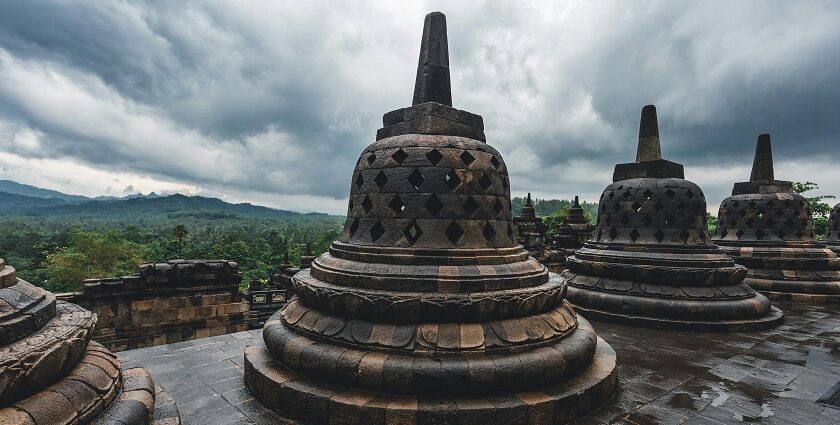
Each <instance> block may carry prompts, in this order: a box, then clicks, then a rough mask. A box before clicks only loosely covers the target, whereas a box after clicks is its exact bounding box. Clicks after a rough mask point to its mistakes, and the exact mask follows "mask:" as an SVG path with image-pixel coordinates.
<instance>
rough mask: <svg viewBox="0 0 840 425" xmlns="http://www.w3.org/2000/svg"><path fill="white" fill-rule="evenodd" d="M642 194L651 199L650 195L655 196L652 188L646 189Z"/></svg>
mask: <svg viewBox="0 0 840 425" xmlns="http://www.w3.org/2000/svg"><path fill="white" fill-rule="evenodd" d="M642 195H644V196H645V199H650V197H651V196H653V192H651V191H650V189H645V192H644V193H642Z"/></svg>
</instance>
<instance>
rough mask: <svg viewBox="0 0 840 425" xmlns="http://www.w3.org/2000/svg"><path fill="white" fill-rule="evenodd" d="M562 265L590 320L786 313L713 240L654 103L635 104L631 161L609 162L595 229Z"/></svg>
mask: <svg viewBox="0 0 840 425" xmlns="http://www.w3.org/2000/svg"><path fill="white" fill-rule="evenodd" d="M566 267H567V268H568V269H569V270H567V271H565V272H563V274H562V276H563V277H564V278H566V279H567V281H568V283H569V292H568V299H569V300H570V301H571V302H572V303H573V304H575V307H576V309H577V311H578V312H580V313H581V314H582V315H584V316H585V317H587V318H589V319H591V320H600V321H609V322H615V323H621V324H626V325H631V326H644V327H653V328H662V329H674V330H684V331H697V332H728V331H750V330H757V329H767V328H770V327H773V326H775V325H778V324H780V323H781V322H782V319H783V315H782V312H781V311H780V310H779V309H777V308H775V307H771V306H770V301H769V300H768V299H767V297H765V296H763V295H761V294H757V293H756V292H755V291H754V290H753V289H752V288H750V287H749V285H747V284H746V283H744V282H743V279H744V276H746V274H747V270H746V269H745V268H744V267H742V266H739V265H736V264H735V263H734V262H733V261H732V259H731V258H729V257H728V256H727V255H726V254H724V252H723V251H722V250H721V249H720V248H719V247H717V246H716V245H715V244H714V243H712V241H711V238H710V237H709V233H708V228H707V219H706V199H705V197H704V196H703V191H702V190H701V189H700V187H698V186H697V185H696V184H694V183H692V182H690V181H688V180H685V179H684V176H683V166H682V165H681V164H677V163H674V162H671V161H668V160H664V159H662V154H661V148H660V142H659V128H658V123H657V118H656V108H655V107H654V106H653V105H648V106H645V107H644V108H643V109H642V116H641V125H640V128H639V146H638V152H637V156H636V162H634V163H629V164H618V165H616V167H615V171H614V174H613V183H612V184H610V185H609V186H607V188H606V189H604V193H603V194H602V195H601V199H600V203H599V208H598V223H597V226H596V230H595V233H594V235H593V236H592V238H591V239H590V240H589V241H587V242H586V243H585V244H584V246H583V248H581V249H579V250H578V251H577V252H576V253H575V255H574V256H572V257H569V259H568V261H567V264H566Z"/></svg>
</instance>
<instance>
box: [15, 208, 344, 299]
mask: <svg viewBox="0 0 840 425" xmlns="http://www.w3.org/2000/svg"><path fill="white" fill-rule="evenodd" d="M176 216H177V218H174V219H173V218H169V217H168V214H147V213H143V212H136V211H135V212H133V213H131V212H126V213H125V214H120V215H118V216H115V217H101V216H99V217H91V216H87V217H78V216H77V217H73V218H72V219H68V217H66V216H64V215H57V216H53V215H45V216H30V215H24V214H21V215H8V214H7V215H0V258H5V259H6V260H7V262H8V263H9V264H10V265H11V266H12V267H15V269H17V270H18V275H19V276H20V277H21V278H23V279H26V280H28V281H29V282H31V283H33V284H36V285H43V284H44V282H45V281H47V282H48V283H47V288H48V289H50V290H52V291H57V292H62V291H75V290H79V289H81V283H82V281H83V280H84V279H87V278H101V277H112V276H120V275H125V274H130V273H135V272H136V271H137V266H138V265H139V264H140V263H142V262H146V261H165V260H169V259H174V258H186V259H201V258H204V259H210V258H216V259H227V260H234V261H236V262H237V263H239V268H240V271H241V272H242V274H243V283H244V285H243V287H247V284H248V283H249V282H251V280H252V279H259V280H261V281H267V279H268V278H269V276H271V274H272V273H274V272H275V270H276V268H277V266H278V265H279V264H280V263H281V262H282V261H283V255H284V253H285V252H286V250H287V249H288V251H289V259H290V261H292V262H293V263H297V262H298V261H299V259H300V256H301V254H303V253H304V252H305V250H306V242H312V250H313V252H314V253H315V254H316V255H317V254H320V253H322V252H325V251H326V250H327V249H328V248H329V244H330V243H332V241H333V240H335V239H337V238H338V235H339V232H340V230H341V226H342V224H343V218H342V217H335V216H326V215H297V216H289V217H277V216H276V215H275V216H274V217H253V216H252V217H247V216H243V215H237V216H236V218H218V216H215V215H212V214H211V215H206V216H205V218H198V217H192V218H185V215H183V214H176Z"/></svg>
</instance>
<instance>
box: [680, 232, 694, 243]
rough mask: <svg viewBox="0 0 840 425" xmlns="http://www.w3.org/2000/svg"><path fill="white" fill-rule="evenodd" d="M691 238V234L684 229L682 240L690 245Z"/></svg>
mask: <svg viewBox="0 0 840 425" xmlns="http://www.w3.org/2000/svg"><path fill="white" fill-rule="evenodd" d="M689 236H691V234H690V233H688V230H687V229H682V232H680V239H682V241H683V243H688V237H689Z"/></svg>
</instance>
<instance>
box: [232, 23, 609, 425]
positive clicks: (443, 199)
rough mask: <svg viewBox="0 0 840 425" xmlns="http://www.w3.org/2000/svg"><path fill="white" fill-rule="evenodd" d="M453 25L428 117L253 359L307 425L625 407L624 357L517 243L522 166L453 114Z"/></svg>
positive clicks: (399, 144)
mask: <svg viewBox="0 0 840 425" xmlns="http://www.w3.org/2000/svg"><path fill="white" fill-rule="evenodd" d="M446 43H447V39H446V20H445V17H444V15H443V14H442V13H440V12H434V13H430V14H429V15H427V16H426V20H425V26H424V29H423V39H422V44H421V51H420V63H419V66H418V72H417V82H416V85H415V95H414V106H411V107H408V108H404V109H399V110H397V111H394V112H389V113H387V114H385V116H384V118H383V121H384V125H385V127H383V128H382V129H380V130H379V132H378V136H377V141H376V142H375V143H373V144H371V145H370V146H368V147H367V148H366V149H365V150H364V151H363V152H362V154H361V156H360V157H359V160H358V162H357V164H356V168H355V171H354V172H353V176H352V179H351V185H350V187H351V189H350V202H349V208H348V213H347V221H346V224H345V227H344V231H343V233H342V234H341V236H340V238H339V240H337V241H335V242H333V244H332V246H331V247H330V249H329V251H328V252H327V253H324V254H322V255H321V256H319V257H318V258H316V259H315V261H313V262H312V267H311V268H308V269H304V270H301V271H300V272H299V273H298V274H297V275H295V277H294V285H295V291H296V293H297V297H296V298H295V299H293V300H291V301H290V302H289V304H287V305H286V306H285V307H284V308H283V309H281V310H280V311H279V312H278V313H277V314H276V315H274V317H272V318H271V320H269V321H268V322H267V323H266V325H265V327H264V328H263V340H264V345H262V344H260V345H255V346H251V347H248V348H247V349H246V351H245V380H246V382H247V385H248V387H249V389H250V390H251V392H252V393H253V394H254V396H255V397H256V399H257V400H259V401H260V402H261V403H263V404H264V405H266V406H268V407H270V408H273V409H279V410H280V411H282V413H283V414H284V415H286V416H288V417H291V418H293V419H297V420H300V421H302V422H305V423H308V424H333V423H341V424H392V423H393V424H397V423H406V424H408V423H410V424H453V423H466V422H470V423H485V424H514V423H531V424H555V423H566V422H569V421H571V420H574V419H575V418H577V417H580V416H583V415H585V414H587V413H588V412H590V411H592V410H594V409H596V408H597V407H598V406H599V405H600V404H601V403H603V402H604V401H606V400H607V399H608V398H609V397H610V396H611V395H612V393H613V391H614V389H615V386H616V380H617V374H616V369H615V360H616V358H615V352H614V351H613V350H612V348H610V346H609V345H608V344H607V343H606V342H604V341H603V340H602V339H600V338H598V337H597V335H596V334H595V331H594V330H593V328H592V326H591V325H590V324H589V323H588V322H587V321H586V320H585V319H583V318H582V317H580V316H578V315H577V314H576V313H575V312H574V310H573V309H572V307H571V305H570V304H569V303H568V302H566V301H565V300H564V294H565V292H566V284H565V282H564V281H563V280H562V279H561V278H560V277H559V276H557V275H556V274H553V273H549V272H548V271H547V270H546V268H545V267H544V266H542V265H541V264H540V263H538V262H537V261H536V260H535V259H533V258H532V257H530V256H529V255H528V252H527V251H526V250H525V249H523V247H522V246H521V245H519V244H517V243H516V241H515V238H514V234H513V220H512V217H511V212H510V189H509V187H510V186H509V181H508V174H507V168H506V166H505V163H504V161H503V160H502V156H501V155H500V154H499V152H497V151H496V150H495V149H493V148H492V147H491V146H490V145H488V144H486V143H485V142H484V136H483V134H484V133H483V120H482V118H481V117H480V116H478V115H475V114H471V113H469V112H465V111H460V110H457V109H455V108H452V106H451V95H450V89H449V69H448V53H447V44H446Z"/></svg>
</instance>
